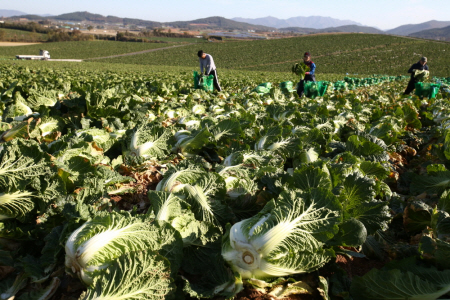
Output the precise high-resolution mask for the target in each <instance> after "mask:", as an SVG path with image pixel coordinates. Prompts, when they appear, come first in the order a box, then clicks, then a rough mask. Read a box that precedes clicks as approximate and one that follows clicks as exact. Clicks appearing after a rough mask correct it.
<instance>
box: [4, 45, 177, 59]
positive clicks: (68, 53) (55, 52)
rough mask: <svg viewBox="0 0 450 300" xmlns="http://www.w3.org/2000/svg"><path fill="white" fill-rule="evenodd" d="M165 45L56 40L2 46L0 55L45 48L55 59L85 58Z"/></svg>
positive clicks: (23, 52) (31, 53)
mask: <svg viewBox="0 0 450 300" xmlns="http://www.w3.org/2000/svg"><path fill="white" fill-rule="evenodd" d="M167 46H170V45H169V44H167V43H134V42H115V41H81V42H57V43H45V44H40V45H29V46H18V47H2V48H0V57H3V58H14V57H15V56H16V55H17V54H29V55H38V54H39V49H45V50H48V51H49V52H50V55H51V57H52V58H56V59H61V58H68V59H77V58H78V59H86V58H94V57H104V56H110V55H118V54H124V53H130V52H138V51H143V50H147V49H156V48H161V47H167Z"/></svg>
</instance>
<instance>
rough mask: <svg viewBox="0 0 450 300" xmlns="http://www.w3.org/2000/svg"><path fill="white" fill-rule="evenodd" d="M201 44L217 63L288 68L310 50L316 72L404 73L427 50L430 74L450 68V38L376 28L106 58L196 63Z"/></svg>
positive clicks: (443, 73) (258, 68)
mask: <svg viewBox="0 0 450 300" xmlns="http://www.w3.org/2000/svg"><path fill="white" fill-rule="evenodd" d="M199 49H202V50H203V51H205V52H207V53H210V54H212V55H213V57H214V60H215V62H216V65H217V68H219V69H237V70H251V71H272V72H283V71H289V68H290V66H292V64H293V63H294V62H296V61H299V60H301V58H302V56H303V53H304V52H305V51H309V52H311V54H312V59H313V61H314V62H315V63H316V64H317V73H338V74H340V73H351V74H355V73H356V74H387V75H399V74H404V73H406V71H407V70H408V68H409V67H410V66H411V65H412V64H413V63H415V62H417V61H418V60H419V59H420V57H421V56H427V57H428V59H429V60H428V61H429V65H430V69H431V72H432V75H435V76H446V75H447V74H449V73H450V56H449V55H448V53H450V43H442V42H434V41H425V40H418V39H410V38H405V37H397V36H388V35H376V34H340V35H335V34H334V35H315V36H304V37H296V38H288V39H277V40H264V41H241V42H228V43H227V42H225V43H205V44H202V45H189V46H186V47H180V48H174V49H168V50H165V51H156V52H153V53H146V54H141V55H135V56H127V57H120V58H113V59H106V60H103V61H104V62H108V63H124V64H148V65H170V66H191V67H193V68H194V67H197V66H198V58H197V56H196V53H197V51H198V50H199Z"/></svg>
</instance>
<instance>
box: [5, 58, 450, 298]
mask: <svg viewBox="0 0 450 300" xmlns="http://www.w3.org/2000/svg"><path fill="white" fill-rule="evenodd" d="M102 75H103V76H102ZM0 77H1V79H2V80H1V86H0V97H1V98H0V99H1V105H2V106H3V107H2V112H3V113H2V122H1V123H0V125H1V126H0V130H1V131H0V132H1V137H0V138H1V140H2V143H1V144H0V149H1V150H0V182H1V188H0V189H1V190H0V220H1V222H0V252H1V254H2V255H1V257H2V258H1V259H0V265H1V266H2V267H3V268H4V269H5V272H6V273H5V274H7V275H6V276H4V279H3V280H2V282H1V283H0V285H1V286H2V289H1V290H2V292H3V293H2V294H1V295H0V299H9V298H10V297H14V296H18V299H50V297H52V296H53V297H55V296H54V295H55V293H56V295H57V293H58V292H59V293H61V291H62V290H64V282H65V281H67V276H68V275H70V276H73V277H74V278H78V279H79V280H80V281H81V282H82V283H83V284H84V285H85V292H84V293H83V294H82V295H81V296H80V299H101V298H123V299H131V298H133V299H183V298H184V297H196V298H213V297H215V296H221V297H226V298H232V297H234V296H235V295H236V294H237V293H239V292H240V291H241V290H242V289H243V288H244V287H249V286H250V287H252V288H256V289H258V290H260V291H264V292H265V293H269V294H270V295H272V296H273V297H279V298H282V297H289V296H290V295H292V294H296V293H307V294H311V295H316V296H317V295H320V297H321V298H323V299H331V298H334V297H338V298H339V297H340V298H344V299H351V297H353V299H398V298H392V295H393V294H396V296H398V295H401V297H404V299H407V298H409V297H417V299H419V298H420V299H435V298H437V297H439V296H441V295H444V294H446V293H448V292H449V290H450V270H448V269H449V268H450V266H448V262H446V259H445V257H447V253H448V249H449V247H450V244H449V241H448V238H447V237H448V234H449V233H450V230H449V228H450V226H448V224H450V223H449V222H450V216H449V214H448V213H449V212H450V211H449V205H448V204H449V199H450V197H449V196H448V195H449V194H448V193H447V187H450V185H449V184H447V185H445V184H443V183H441V182H439V183H436V178H435V177H438V176H448V175H447V173H448V171H447V170H446V167H445V163H446V162H447V159H448V158H449V157H448V155H446V154H447V153H446V152H445V151H446V150H445V149H446V148H445V147H444V148H442V149H444V150H442V149H441V150H440V152H439V149H434V150H436V151H437V154H436V155H438V156H437V157H440V159H441V160H440V161H439V162H441V164H437V163H434V164H433V163H429V164H428V165H429V166H428V167H427V172H428V174H427V175H423V174H418V173H417V172H413V171H411V170H408V172H405V174H409V175H408V176H404V174H402V172H400V171H401V169H399V166H398V165H395V163H394V159H393V157H395V156H396V155H398V153H402V152H406V153H414V155H415V154H417V150H419V148H420V145H421V144H423V145H425V144H426V143H427V141H428V140H432V139H441V140H442V139H443V138H444V136H443V135H442V133H443V132H445V130H446V127H445V125H442V126H441V127H438V126H436V125H441V122H443V121H444V120H445V116H446V115H447V107H448V105H447V103H448V99H443V98H442V96H441V95H439V96H438V97H437V100H436V99H435V100H428V99H425V100H424V99H419V98H417V97H412V98H409V97H402V96H400V90H401V89H403V86H402V85H399V84H397V83H396V82H394V83H391V84H386V85H385V86H383V88H382V89H381V88H380V87H377V86H372V87H367V88H365V89H364V90H362V91H354V92H340V91H335V92H333V93H330V94H328V95H326V96H325V97H320V98H316V99H309V98H301V99H299V98H298V97H296V95H295V93H290V94H289V93H282V91H281V90H280V89H278V88H274V89H271V90H270V92H269V93H267V94H264V95H260V94H257V93H255V92H252V89H251V87H244V86H234V87H230V88H229V89H227V90H226V91H224V92H220V93H216V94H208V93H206V92H203V91H199V90H193V89H191V87H190V82H189V81H187V80H182V79H181V78H179V77H178V78H177V77H176V76H174V74H154V75H143V74H120V75H118V74H109V75H106V74H98V73H84V74H79V73H77V72H73V71H66V72H62V73H54V72H53V73H52V72H47V71H45V70H29V69H26V68H19V69H17V70H15V69H11V68H6V67H5V68H2V70H1V74H0ZM424 128H427V129H426V130H424ZM442 141H444V140H442ZM142 178H145V180H144V181H145V183H144V184H142V181H140V179H142ZM142 186H144V187H145V188H146V189H148V192H147V190H146V189H144V195H142ZM405 186H407V188H405ZM392 189H394V190H395V192H393V191H392ZM424 192H425V193H428V194H426V195H425V198H424V197H422V198H421V199H422V200H418V199H414V200H416V201H411V200H410V199H409V198H408V197H405V196H404V195H402V194H406V195H417V194H423V193H424ZM400 193H401V194H400ZM117 199H122V200H121V201H119V202H116V201H117ZM125 199H128V200H127V201H130V202H131V203H130V204H131V206H129V209H128V210H123V209H122V208H123V205H124V204H123V202H125V201H126V200H125ZM423 199H426V200H427V201H425V200H423ZM433 201H435V202H436V201H437V203H438V205H437V206H432V204H431V203H432V202H433ZM424 216H425V217H424ZM399 218H402V220H404V221H403V222H401V223H402V224H401V225H402V226H404V228H405V230H406V232H408V233H409V234H413V233H414V234H416V233H420V232H422V231H423V230H425V231H426V232H427V234H426V235H425V234H424V235H423V237H422V238H421V241H420V244H419V245H420V247H416V246H411V247H408V246H405V247H406V248H407V250H405V249H403V248H402V249H401V250H398V251H401V252H398V253H401V255H403V256H408V257H409V258H408V260H402V261H394V262H393V263H392V264H389V265H387V266H386V267H385V269H384V270H373V271H371V272H369V273H368V274H366V276H364V277H361V278H354V279H353V281H352V282H351V284H350V283H349V282H346V281H345V280H346V279H345V278H344V277H343V276H341V274H340V273H339V272H336V273H335V275H333V276H327V277H326V278H324V277H323V276H318V277H317V282H318V283H317V285H314V284H312V283H306V282H304V281H302V274H305V273H311V272H313V271H318V272H319V275H323V274H322V273H320V270H323V269H324V268H333V265H334V264H333V261H334V259H335V257H336V255H338V254H340V255H348V256H355V257H368V258H371V259H375V258H377V257H378V258H379V257H381V256H382V255H383V253H384V251H385V249H384V248H385V247H387V246H386V245H389V244H392V243H390V242H389V238H388V236H390V235H394V234H395V230H394V229H392V226H390V224H391V221H392V222H393V223H394V224H397V223H398V220H399ZM383 249H384V250H383ZM408 251H409V252H408ZM405 253H409V254H408V255H406V254H405ZM399 256H400V254H399ZM419 258H423V259H419ZM425 258H426V259H425ZM436 266H439V268H440V269H438V268H437V267H436ZM443 269H444V270H443ZM316 274H317V273H316ZM400 279H401V280H400ZM374 281H375V282H381V283H382V285H385V286H386V287H387V289H386V290H380V289H378V288H377V287H376V286H374V285H373V282H374ZM412 285H415V286H417V287H419V288H417V289H410V288H409V287H411V286H412ZM392 291H394V292H392Z"/></svg>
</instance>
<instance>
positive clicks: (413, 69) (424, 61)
mask: <svg viewBox="0 0 450 300" xmlns="http://www.w3.org/2000/svg"><path fill="white" fill-rule="evenodd" d="M416 70H419V71H423V70H427V71H428V66H427V58H426V57H422V58H421V59H420V60H419V62H417V63H415V64H413V65H412V66H411V68H409V70H408V73H411V79H410V80H409V83H408V86H407V87H406V90H405V92H404V93H403V95H409V94H411V92H412V91H414V89H415V88H416V85H415V84H416V82H419V80H418V79H416V78H415V77H414V75H415V74H414V73H415V72H416Z"/></svg>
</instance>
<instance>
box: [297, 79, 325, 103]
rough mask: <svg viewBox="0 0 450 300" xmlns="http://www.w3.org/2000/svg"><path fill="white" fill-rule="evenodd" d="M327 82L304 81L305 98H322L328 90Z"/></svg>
mask: <svg viewBox="0 0 450 300" xmlns="http://www.w3.org/2000/svg"><path fill="white" fill-rule="evenodd" d="M328 85H329V82H328V81H305V82H304V85H303V86H304V92H305V96H306V97H309V98H313V99H314V98H315V97H322V96H323V95H324V94H325V93H326V91H327V88H328Z"/></svg>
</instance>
